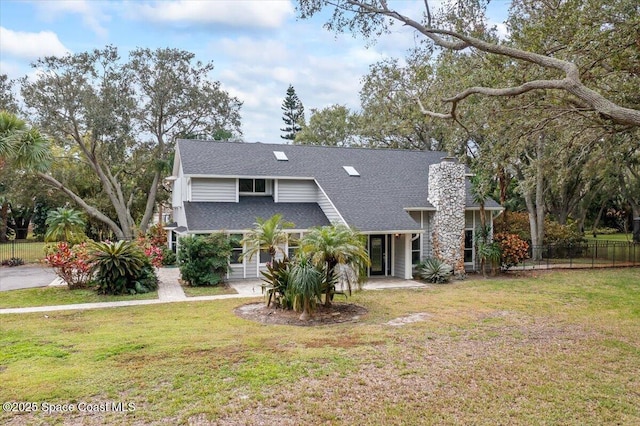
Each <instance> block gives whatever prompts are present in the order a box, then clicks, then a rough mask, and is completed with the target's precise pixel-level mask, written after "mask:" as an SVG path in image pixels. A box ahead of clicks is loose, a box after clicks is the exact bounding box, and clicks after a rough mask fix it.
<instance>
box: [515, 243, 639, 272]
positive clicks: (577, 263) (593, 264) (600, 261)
mask: <svg viewBox="0 0 640 426" xmlns="http://www.w3.org/2000/svg"><path fill="white" fill-rule="evenodd" d="M622 266H640V244H638V243H632V242H624V241H593V242H591V241H590V242H585V243H579V244H572V245H546V246H534V247H531V248H529V259H527V260H526V261H525V262H523V263H521V264H520V265H518V266H516V267H514V268H512V269H537V268H539V269H560V268H611V267H622Z"/></svg>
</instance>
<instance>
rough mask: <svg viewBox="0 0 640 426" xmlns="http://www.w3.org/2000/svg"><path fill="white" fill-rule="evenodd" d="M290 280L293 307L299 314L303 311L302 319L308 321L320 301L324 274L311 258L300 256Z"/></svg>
mask: <svg viewBox="0 0 640 426" xmlns="http://www.w3.org/2000/svg"><path fill="white" fill-rule="evenodd" d="M290 280H291V283H290V287H291V292H292V293H293V295H294V303H293V307H294V309H295V310H296V311H297V312H300V310H302V314H300V319H301V320H303V321H307V320H309V319H310V318H311V316H312V315H313V311H314V309H315V305H316V301H319V300H320V297H321V294H322V283H323V273H322V272H321V271H320V270H318V268H317V267H316V266H315V265H314V264H313V263H312V262H311V258H310V257H303V256H300V257H298V259H296V262H294V263H293V266H292V267H291V274H290Z"/></svg>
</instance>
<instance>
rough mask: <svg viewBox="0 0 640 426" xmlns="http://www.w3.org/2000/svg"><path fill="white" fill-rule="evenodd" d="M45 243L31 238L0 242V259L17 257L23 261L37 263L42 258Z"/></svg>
mask: <svg viewBox="0 0 640 426" xmlns="http://www.w3.org/2000/svg"><path fill="white" fill-rule="evenodd" d="M44 247H45V243H43V242H40V241H32V240H16V241H11V242H8V243H0V261H3V260H8V259H10V258H12V257H17V258H20V259H22V260H23V262H24V263H38V262H41V261H42V259H44Z"/></svg>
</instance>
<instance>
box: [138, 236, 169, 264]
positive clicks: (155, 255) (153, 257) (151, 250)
mask: <svg viewBox="0 0 640 426" xmlns="http://www.w3.org/2000/svg"><path fill="white" fill-rule="evenodd" d="M154 241H155V240H154V239H153V238H147V237H145V236H140V237H138V239H137V240H136V243H137V245H138V247H140V248H141V249H142V250H143V251H144V254H145V256H147V257H148V258H149V260H150V261H151V264H152V265H153V266H155V267H156V268H160V267H162V257H163V252H162V245H160V246H158V245H156V244H154ZM165 242H166V239H165Z"/></svg>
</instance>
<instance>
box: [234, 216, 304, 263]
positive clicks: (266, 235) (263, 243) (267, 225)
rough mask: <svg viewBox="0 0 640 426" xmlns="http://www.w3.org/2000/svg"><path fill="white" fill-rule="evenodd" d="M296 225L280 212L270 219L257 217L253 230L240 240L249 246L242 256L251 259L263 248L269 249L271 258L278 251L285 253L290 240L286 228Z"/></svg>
mask: <svg viewBox="0 0 640 426" xmlns="http://www.w3.org/2000/svg"><path fill="white" fill-rule="evenodd" d="M294 226H295V225H294V224H293V223H291V222H287V221H285V220H284V219H283V217H282V215H281V214H280V213H278V214H274V215H273V216H271V217H270V218H269V219H263V218H261V217H259V218H257V219H256V222H255V223H254V228H253V230H252V231H251V232H249V233H248V234H247V235H246V236H245V237H244V238H243V239H242V241H240V243H241V244H243V245H246V247H247V249H246V251H245V252H244V253H243V254H242V256H241V257H242V258H247V259H249V260H250V259H252V258H253V256H255V255H256V254H257V253H259V252H260V251H261V250H266V251H268V252H269V255H270V256H271V259H274V258H275V257H276V254H277V253H278V252H280V253H282V254H283V255H284V254H285V252H284V248H283V247H284V246H285V244H286V243H287V240H288V234H287V233H286V232H285V229H288V228H293V227H294Z"/></svg>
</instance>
